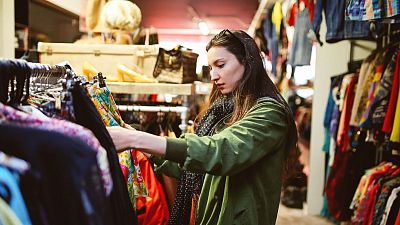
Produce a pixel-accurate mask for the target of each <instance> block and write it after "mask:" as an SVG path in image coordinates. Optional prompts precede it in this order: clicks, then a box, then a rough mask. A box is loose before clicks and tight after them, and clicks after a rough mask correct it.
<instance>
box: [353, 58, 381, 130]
mask: <svg viewBox="0 0 400 225" xmlns="http://www.w3.org/2000/svg"><path fill="white" fill-rule="evenodd" d="M382 73H383V64H381V65H378V66H377V68H376V71H375V74H374V76H373V79H372V83H371V86H370V89H369V91H368V97H367V99H366V107H365V108H366V109H365V111H364V114H363V115H362V116H361V119H360V124H359V127H360V128H362V127H366V126H367V125H368V122H370V121H367V119H368V116H369V112H370V110H371V106H372V105H373V101H374V99H375V96H376V94H377V93H378V90H379V85H380V81H381V78H382Z"/></svg>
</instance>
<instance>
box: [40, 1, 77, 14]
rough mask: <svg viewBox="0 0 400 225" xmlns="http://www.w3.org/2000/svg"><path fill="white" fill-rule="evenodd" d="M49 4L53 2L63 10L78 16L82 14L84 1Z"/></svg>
mask: <svg viewBox="0 0 400 225" xmlns="http://www.w3.org/2000/svg"><path fill="white" fill-rule="evenodd" d="M47 1H48V2H51V3H53V4H55V5H58V6H60V7H61V8H64V9H66V10H68V11H70V12H72V13H75V14H76V15H80V14H81V8H82V3H81V2H82V0H67V1H65V0H47Z"/></svg>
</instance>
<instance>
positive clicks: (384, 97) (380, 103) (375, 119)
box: [369, 48, 399, 130]
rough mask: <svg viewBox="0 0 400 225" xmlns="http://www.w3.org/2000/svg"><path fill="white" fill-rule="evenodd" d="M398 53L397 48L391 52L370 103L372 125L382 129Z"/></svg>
mask: <svg viewBox="0 0 400 225" xmlns="http://www.w3.org/2000/svg"><path fill="white" fill-rule="evenodd" d="M398 53H399V48H397V50H396V51H395V53H394V54H393V56H392V58H391V60H390V62H389V64H388V65H387V67H386V69H385V72H384V73H383V75H382V79H381V81H380V85H379V88H378V91H377V94H376V96H375V99H374V100H373V102H372V103H371V104H372V106H371V111H372V113H370V115H369V117H370V119H371V121H372V124H373V126H374V127H376V128H377V129H378V130H381V129H382V126H383V122H384V120H385V116H386V113H387V110H388V104H389V98H390V90H391V88H392V84H393V75H394V69H395V67H396V64H397V62H396V59H397V54H398Z"/></svg>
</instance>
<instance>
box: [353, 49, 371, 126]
mask: <svg viewBox="0 0 400 225" xmlns="http://www.w3.org/2000/svg"><path fill="white" fill-rule="evenodd" d="M374 58H375V54H371V55H369V56H368V57H367V58H366V59H364V61H363V62H362V64H361V68H360V72H359V73H358V82H357V86H356V95H355V97H354V103H353V108H352V110H351V118H350V125H351V126H358V119H356V115H357V110H358V106H359V105H360V100H361V93H362V87H363V84H364V82H365V79H366V77H367V74H368V73H369V72H368V71H369V68H370V66H371V63H372V61H373V60H374Z"/></svg>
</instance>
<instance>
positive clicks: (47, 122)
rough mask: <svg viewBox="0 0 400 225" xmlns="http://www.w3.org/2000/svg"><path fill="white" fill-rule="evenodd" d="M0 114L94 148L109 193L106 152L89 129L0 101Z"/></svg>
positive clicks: (109, 182) (109, 176)
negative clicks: (34, 113)
mask: <svg viewBox="0 0 400 225" xmlns="http://www.w3.org/2000/svg"><path fill="white" fill-rule="evenodd" d="M0 115H2V116H4V117H5V118H6V119H7V120H9V121H12V122H13V123H14V124H17V125H20V126H24V127H32V128H37V129H41V130H46V131H52V132H57V133H61V134H64V135H67V136H70V137H73V138H77V139H80V140H81V141H83V142H84V143H86V144H87V145H88V146H90V147H91V148H92V149H94V150H96V157H97V164H98V166H99V169H100V176H101V178H102V181H103V185H104V189H105V192H106V194H107V195H109V194H110V193H111V190H112V186H113V183H112V179H111V174H110V170H109V164H108V161H107V152H106V151H105V150H104V148H103V147H101V146H100V144H99V142H98V140H97V139H96V138H95V137H94V136H93V134H92V132H91V131H89V130H87V129H86V128H84V127H82V126H80V125H77V124H74V123H71V122H68V121H65V120H58V119H52V118H48V119H44V118H39V117H37V116H33V115H29V114H27V113H24V112H21V111H18V110H15V109H13V108H11V107H9V106H6V105H3V104H2V103H0Z"/></svg>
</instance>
